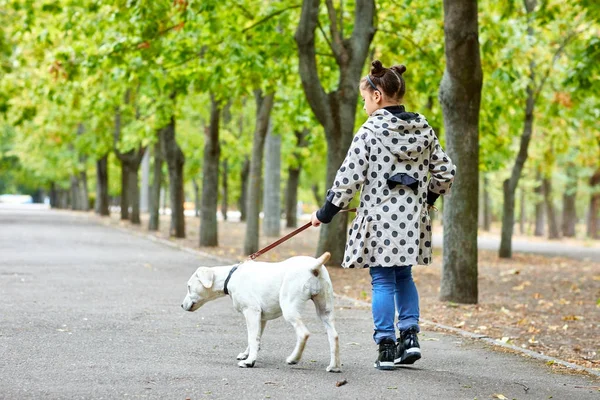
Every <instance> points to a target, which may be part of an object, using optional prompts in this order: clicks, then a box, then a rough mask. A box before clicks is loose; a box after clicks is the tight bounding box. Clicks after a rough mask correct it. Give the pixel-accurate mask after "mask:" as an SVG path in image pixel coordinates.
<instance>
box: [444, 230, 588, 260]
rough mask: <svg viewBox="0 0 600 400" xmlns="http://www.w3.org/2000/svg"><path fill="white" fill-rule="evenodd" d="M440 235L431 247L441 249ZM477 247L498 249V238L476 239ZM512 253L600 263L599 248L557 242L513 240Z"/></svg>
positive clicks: (485, 237)
mask: <svg viewBox="0 0 600 400" xmlns="http://www.w3.org/2000/svg"><path fill="white" fill-rule="evenodd" d="M442 242H443V238H442V234H441V233H437V234H434V235H433V245H434V246H435V247H442ZM477 247H478V248H479V249H483V250H494V251H498V249H500V238H499V237H493V236H479V237H478V238H477ZM512 249H513V253H532V254H539V255H543V256H549V257H567V258H573V259H576V260H590V261H596V262H600V247H586V246H581V245H573V244H566V243H561V242H559V241H550V240H548V241H544V242H536V241H530V240H524V239H513V241H512Z"/></svg>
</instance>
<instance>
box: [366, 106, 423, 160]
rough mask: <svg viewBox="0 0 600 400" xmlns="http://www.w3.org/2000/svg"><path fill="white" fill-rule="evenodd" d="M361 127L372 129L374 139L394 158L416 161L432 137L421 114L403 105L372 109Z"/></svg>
mask: <svg viewBox="0 0 600 400" xmlns="http://www.w3.org/2000/svg"><path fill="white" fill-rule="evenodd" d="M396 111H397V112H396ZM363 128H366V129H368V130H370V131H371V132H373V133H374V135H375V138H376V140H379V141H380V142H381V144H382V145H383V146H384V147H385V148H386V149H387V150H388V151H389V152H390V153H391V154H392V155H394V156H395V157H396V158H397V159H398V161H417V160H418V159H419V155H420V154H421V153H423V151H425V149H426V148H427V147H429V146H430V145H431V143H433V141H434V138H435V133H434V132H433V129H431V127H430V126H429V124H428V123H427V120H426V119H425V117H423V116H422V115H420V114H416V113H411V112H406V111H405V110H404V106H398V107H394V113H392V112H390V111H388V110H387V109H379V110H376V111H375V112H373V114H371V116H370V117H369V118H368V119H367V121H366V122H365V123H364V124H363Z"/></svg>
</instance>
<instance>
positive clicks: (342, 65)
mask: <svg viewBox="0 0 600 400" xmlns="http://www.w3.org/2000/svg"><path fill="white" fill-rule="evenodd" d="M320 3H321V1H320V0H304V2H303V5H302V13H301V16H300V22H299V24H298V29H297V30H296V34H295V40H296V43H297V45H298V56H299V72H300V78H301V80H302V87H303V89H304V93H305V94H306V99H307V100H308V103H309V105H310V107H311V109H312V111H313V113H314V114H315V117H316V118H317V120H318V121H319V123H320V124H321V125H322V126H323V128H324V130H325V136H326V138H327V182H326V185H327V187H331V185H332V183H333V180H334V177H335V174H336V172H337V170H338V168H339V167H340V165H341V164H342V162H343V160H344V157H345V156H346V152H347V150H348V147H349V146H350V143H351V141H352V136H353V131H354V120H355V117H356V105H357V100H358V85H357V82H359V81H360V78H361V76H362V71H363V67H364V64H365V60H366V58H367V55H368V52H369V46H370V44H371V41H372V40H373V36H374V35H375V26H374V17H375V2H374V0H356V2H355V7H354V27H353V31H352V33H351V36H350V37H346V38H345V37H344V33H345V30H344V29H343V28H342V26H341V24H338V15H337V14H342V11H341V10H335V8H334V6H333V2H330V1H328V2H326V4H327V8H328V14H327V15H328V17H329V22H330V35H331V37H332V40H330V41H328V44H329V46H330V48H331V51H332V53H333V57H334V59H335V61H336V64H337V66H338V70H339V81H338V87H337V88H336V89H335V90H333V91H332V92H330V93H326V92H325V89H324V88H323V85H322V83H321V81H320V79H319V73H318V69H317V60H316V54H317V52H316V48H315V30H316V28H317V26H318V25H319V18H318V17H319V8H320ZM341 19H342V18H341V16H340V17H339V20H340V21H341ZM346 31H347V30H346ZM323 200H324V199H323ZM347 220H348V214H347V213H342V214H339V216H336V217H335V218H334V219H333V221H332V222H331V223H329V224H324V225H322V226H321V235H320V237H319V245H318V248H317V255H321V254H322V253H323V252H325V251H329V252H330V253H331V259H330V264H332V265H335V264H338V265H339V264H341V263H342V261H343V257H344V247H345V245H346V230H347V229H346V228H347V226H346V225H347Z"/></svg>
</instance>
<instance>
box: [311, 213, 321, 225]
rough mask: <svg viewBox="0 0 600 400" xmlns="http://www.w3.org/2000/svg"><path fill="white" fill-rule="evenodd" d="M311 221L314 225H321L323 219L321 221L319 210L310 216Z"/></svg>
mask: <svg viewBox="0 0 600 400" xmlns="http://www.w3.org/2000/svg"><path fill="white" fill-rule="evenodd" d="M310 223H311V224H312V226H319V225H321V221H319V218H317V212H316V211H315V212H314V213H312V215H311V216H310Z"/></svg>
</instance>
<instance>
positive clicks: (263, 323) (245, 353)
mask: <svg viewBox="0 0 600 400" xmlns="http://www.w3.org/2000/svg"><path fill="white" fill-rule="evenodd" d="M266 325H267V321H266V320H263V319H261V321H260V337H261V338H262V334H263V332H264V331H265V326H266ZM258 350H260V341H259V343H258ZM249 353H250V346H247V347H246V350H244V351H243V352H241V353H240V354H238V356H237V359H238V360H245V359H247V358H248V354H249Z"/></svg>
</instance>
